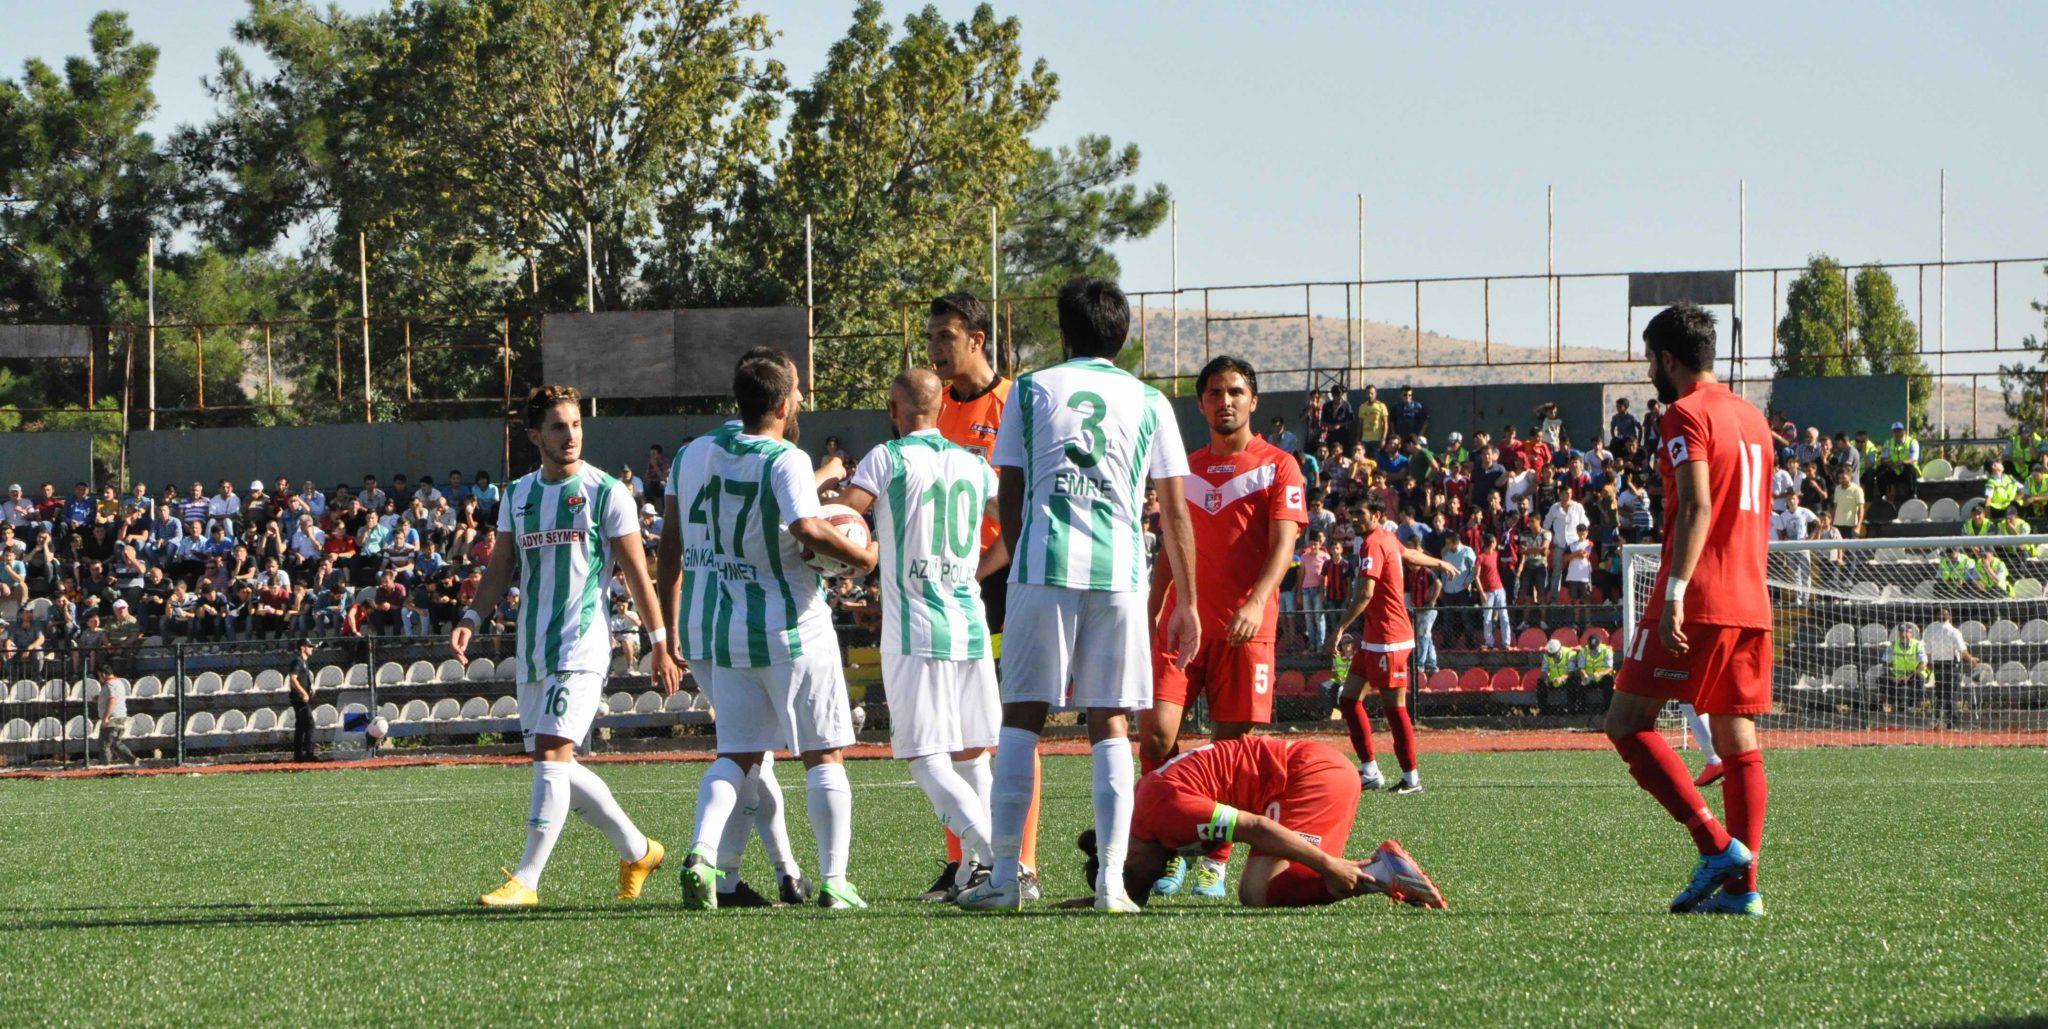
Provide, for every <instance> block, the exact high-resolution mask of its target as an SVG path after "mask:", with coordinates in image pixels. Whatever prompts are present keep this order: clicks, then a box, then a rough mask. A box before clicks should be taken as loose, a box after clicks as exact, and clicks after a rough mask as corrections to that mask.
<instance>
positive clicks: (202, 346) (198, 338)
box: [192, 325, 206, 411]
mask: <svg viewBox="0 0 2048 1029" xmlns="http://www.w3.org/2000/svg"><path fill="white" fill-rule="evenodd" d="M192 359H193V363H194V366H195V367H196V368H197V370H198V373H199V382H198V386H199V409H200V410H201V411H204V410H206V330H205V329H202V328H200V327H199V326H197V325H194V326H192Z"/></svg>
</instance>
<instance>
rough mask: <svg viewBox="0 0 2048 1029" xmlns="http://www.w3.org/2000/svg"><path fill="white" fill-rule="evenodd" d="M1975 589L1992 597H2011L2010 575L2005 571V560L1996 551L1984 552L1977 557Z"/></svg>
mask: <svg viewBox="0 0 2048 1029" xmlns="http://www.w3.org/2000/svg"><path fill="white" fill-rule="evenodd" d="M1976 571H1977V588H1978V589H1980V590H1983V591H1984V592H1985V593H1988V594H1990V595H1992V596H1994V597H2010V596H2012V573H2011V572H2009V571H2007V570H2006V567H2005V559H2004V558H2001V557H1999V556H1998V554H1997V552H1996V551H1991V550H1986V551H1984V552H1983V553H1981V554H1979V555H1977V569H1976Z"/></svg>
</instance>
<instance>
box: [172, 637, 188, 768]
mask: <svg viewBox="0 0 2048 1029" xmlns="http://www.w3.org/2000/svg"><path fill="white" fill-rule="evenodd" d="M171 678H172V680H173V681H175V682H176V683H177V684H178V708H177V718H178V733H177V740H178V755H177V762H178V764H181V765H182V764H184V763H185V645H184V644H183V643H173V644H171Z"/></svg>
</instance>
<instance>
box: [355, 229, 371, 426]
mask: <svg viewBox="0 0 2048 1029" xmlns="http://www.w3.org/2000/svg"><path fill="white" fill-rule="evenodd" d="M356 279H357V282H358V283H359V284H360V285H361V288H362V298H363V421H365V422H368V421H369V420H370V242H369V237H368V235H367V234H365V233H363V232H357V233H356Z"/></svg>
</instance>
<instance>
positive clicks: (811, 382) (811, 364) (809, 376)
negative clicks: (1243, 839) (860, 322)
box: [804, 214, 818, 389]
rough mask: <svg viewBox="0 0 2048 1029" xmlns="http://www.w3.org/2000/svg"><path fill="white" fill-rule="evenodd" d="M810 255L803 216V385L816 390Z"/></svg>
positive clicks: (807, 225) (806, 218)
mask: <svg viewBox="0 0 2048 1029" xmlns="http://www.w3.org/2000/svg"><path fill="white" fill-rule="evenodd" d="M811 262H812V254H811V216H810V215H808V214H807V215H804V384H805V385H807V386H809V387H810V388H812V389H816V388H818V380H817V377H816V376H817V358H816V356H815V355H816V354H817V350H818V294H817V279H816V278H815V277H814V275H813V269H814V266H813V265H812V263H811Z"/></svg>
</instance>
